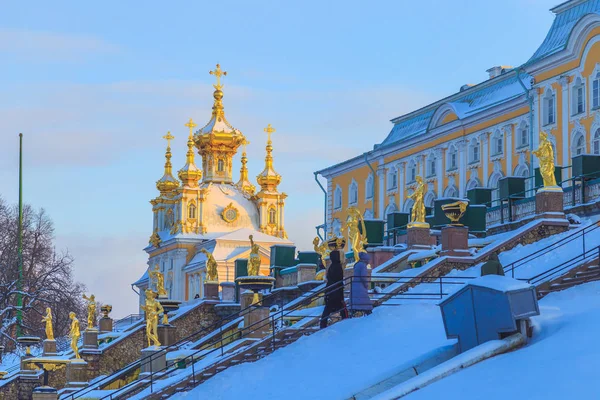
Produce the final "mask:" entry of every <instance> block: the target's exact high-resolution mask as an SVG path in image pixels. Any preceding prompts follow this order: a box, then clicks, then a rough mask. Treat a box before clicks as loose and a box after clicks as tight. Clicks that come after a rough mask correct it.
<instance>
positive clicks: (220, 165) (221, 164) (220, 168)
mask: <svg viewBox="0 0 600 400" xmlns="http://www.w3.org/2000/svg"><path fill="white" fill-rule="evenodd" d="M217 171H219V172H223V171H225V162H224V161H223V160H219V161H217Z"/></svg>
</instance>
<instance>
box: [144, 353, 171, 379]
mask: <svg viewBox="0 0 600 400" xmlns="http://www.w3.org/2000/svg"><path fill="white" fill-rule="evenodd" d="M140 361H141V373H140V375H144V374H147V375H149V374H151V373H153V372H156V371H160V370H163V369H165V367H166V366H167V353H166V352H165V351H163V350H161V348H160V347H147V348H145V349H142V358H141V359H140Z"/></svg>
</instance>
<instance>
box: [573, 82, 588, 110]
mask: <svg viewBox="0 0 600 400" xmlns="http://www.w3.org/2000/svg"><path fill="white" fill-rule="evenodd" d="M571 93H572V99H571V110H572V115H577V114H581V113H582V112H584V111H585V86H584V84H583V81H582V80H581V78H577V79H576V80H575V83H574V84H573V90H572V92H571Z"/></svg>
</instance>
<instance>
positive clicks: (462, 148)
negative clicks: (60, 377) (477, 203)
mask: <svg viewBox="0 0 600 400" xmlns="http://www.w3.org/2000/svg"><path fill="white" fill-rule="evenodd" d="M457 146H458V164H459V165H458V196H459V197H465V186H466V184H467V157H466V151H467V141H466V140H461V141H459V142H458V143H457Z"/></svg>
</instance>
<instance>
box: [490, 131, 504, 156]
mask: <svg viewBox="0 0 600 400" xmlns="http://www.w3.org/2000/svg"><path fill="white" fill-rule="evenodd" d="M503 153H504V136H503V135H502V132H500V131H496V132H494V135H493V136H492V155H493V156H497V155H500V154H503Z"/></svg>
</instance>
